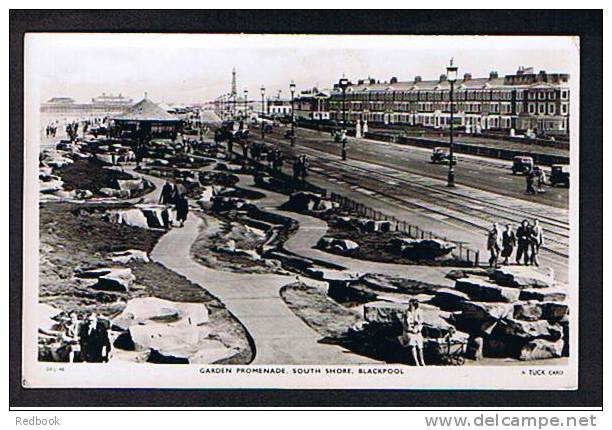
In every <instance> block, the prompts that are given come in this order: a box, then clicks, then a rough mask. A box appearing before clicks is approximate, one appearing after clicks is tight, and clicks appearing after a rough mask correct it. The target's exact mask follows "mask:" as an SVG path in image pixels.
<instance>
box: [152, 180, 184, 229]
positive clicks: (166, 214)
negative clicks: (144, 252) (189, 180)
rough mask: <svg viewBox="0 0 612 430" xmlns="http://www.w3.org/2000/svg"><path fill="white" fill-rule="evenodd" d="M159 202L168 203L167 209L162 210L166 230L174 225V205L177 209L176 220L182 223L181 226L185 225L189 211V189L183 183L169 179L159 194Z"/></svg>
mask: <svg viewBox="0 0 612 430" xmlns="http://www.w3.org/2000/svg"><path fill="white" fill-rule="evenodd" d="M159 202H160V203H161V204H162V205H166V210H164V211H163V212H162V218H163V221H164V228H165V229H166V230H168V229H170V228H171V227H172V218H171V216H170V207H171V206H174V210H175V211H176V220H177V221H178V222H179V223H180V225H179V227H183V225H184V223H185V221H187V215H188V213H189V201H188V200H187V190H186V189H185V186H184V185H182V184H173V183H172V182H170V181H169V180H166V183H165V184H164V186H163V187H162V190H161V194H160V196H159Z"/></svg>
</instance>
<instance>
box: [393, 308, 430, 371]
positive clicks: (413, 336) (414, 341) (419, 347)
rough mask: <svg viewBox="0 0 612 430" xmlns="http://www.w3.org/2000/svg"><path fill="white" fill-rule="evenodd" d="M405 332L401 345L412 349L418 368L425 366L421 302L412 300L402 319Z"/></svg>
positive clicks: (401, 338)
mask: <svg viewBox="0 0 612 430" xmlns="http://www.w3.org/2000/svg"><path fill="white" fill-rule="evenodd" d="M402 325H403V332H402V335H401V336H400V337H399V341H400V344H401V345H402V346H404V347H406V346H407V347H408V348H410V352H411V354H412V359H413V361H414V364H415V365H416V366H425V360H424V359H423V334H422V333H421V331H422V330H423V316H422V315H421V311H420V310H419V301H418V300H417V299H410V301H409V302H408V308H407V309H406V311H405V312H404V316H403V318H402Z"/></svg>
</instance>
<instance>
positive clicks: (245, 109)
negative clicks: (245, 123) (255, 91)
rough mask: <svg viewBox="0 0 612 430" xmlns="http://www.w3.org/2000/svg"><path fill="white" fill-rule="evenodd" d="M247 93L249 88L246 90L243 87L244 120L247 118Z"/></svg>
mask: <svg viewBox="0 0 612 430" xmlns="http://www.w3.org/2000/svg"><path fill="white" fill-rule="evenodd" d="M248 94H249V90H247V89H246V88H245V89H244V114H243V117H244V119H245V120H246V119H247V106H248V105H247V96H248Z"/></svg>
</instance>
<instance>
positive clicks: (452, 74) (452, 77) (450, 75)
mask: <svg viewBox="0 0 612 430" xmlns="http://www.w3.org/2000/svg"><path fill="white" fill-rule="evenodd" d="M446 77H447V79H448V82H449V83H450V141H449V145H448V146H449V154H448V155H449V158H450V160H449V163H448V181H447V184H446V186H448V187H454V186H455V167H454V164H455V162H454V149H455V148H454V144H453V126H454V124H453V123H454V111H455V108H454V106H453V91H454V87H455V81H456V80H457V66H454V65H453V59H452V58H451V60H450V65H449V66H448V67H447V68H446Z"/></svg>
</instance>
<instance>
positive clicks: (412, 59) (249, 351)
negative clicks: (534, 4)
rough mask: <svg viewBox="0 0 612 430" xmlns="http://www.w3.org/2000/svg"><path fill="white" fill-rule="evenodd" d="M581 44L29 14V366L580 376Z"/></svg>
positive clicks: (301, 374)
mask: <svg viewBox="0 0 612 430" xmlns="http://www.w3.org/2000/svg"><path fill="white" fill-rule="evenodd" d="M579 49H580V39H579V37H571V36H503V37H502V36H399V35H397V36H383V35H359V36H357V35H355V36H351V35H336V36H331V35H329V36H326V35H272V34H270V35H266V34H260V35H247V34H155V33H146V34H145V33H142V34H140V33H131V34H128V33H125V34H121V33H114V34H113V33H106V34H101V33H29V34H27V35H26V38H25V81H24V88H25V100H24V103H25V129H26V133H25V141H24V148H25V169H24V184H25V185H24V186H25V188H24V189H25V192H24V232H25V237H24V249H25V254H24V284H23V293H24V301H23V316H24V318H23V334H22V340H23V351H22V360H23V369H22V372H23V377H22V384H23V386H24V387H34V388H47V387H49V388H59V387H67V388H77V387H82V388H100V387H108V388H330V389H331V388H346V389H361V388H377V389H389V388H392V389H398V388H399V389H404V388H405V389H408V388H436V389H499V390H506V389H508V390H509V389H519V390H541V389H546V390H550V389H564V390H573V389H576V388H577V379H578V376H577V375H578V345H579V342H580V339H579V337H578V302H579V300H582V299H583V297H580V285H579V283H578V258H579V255H578V226H579V220H578V186H579V184H578V154H579V145H580V140H579V134H578V132H579V127H578V124H579V115H580V112H579V100H580V94H579V83H580V68H579Z"/></svg>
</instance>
